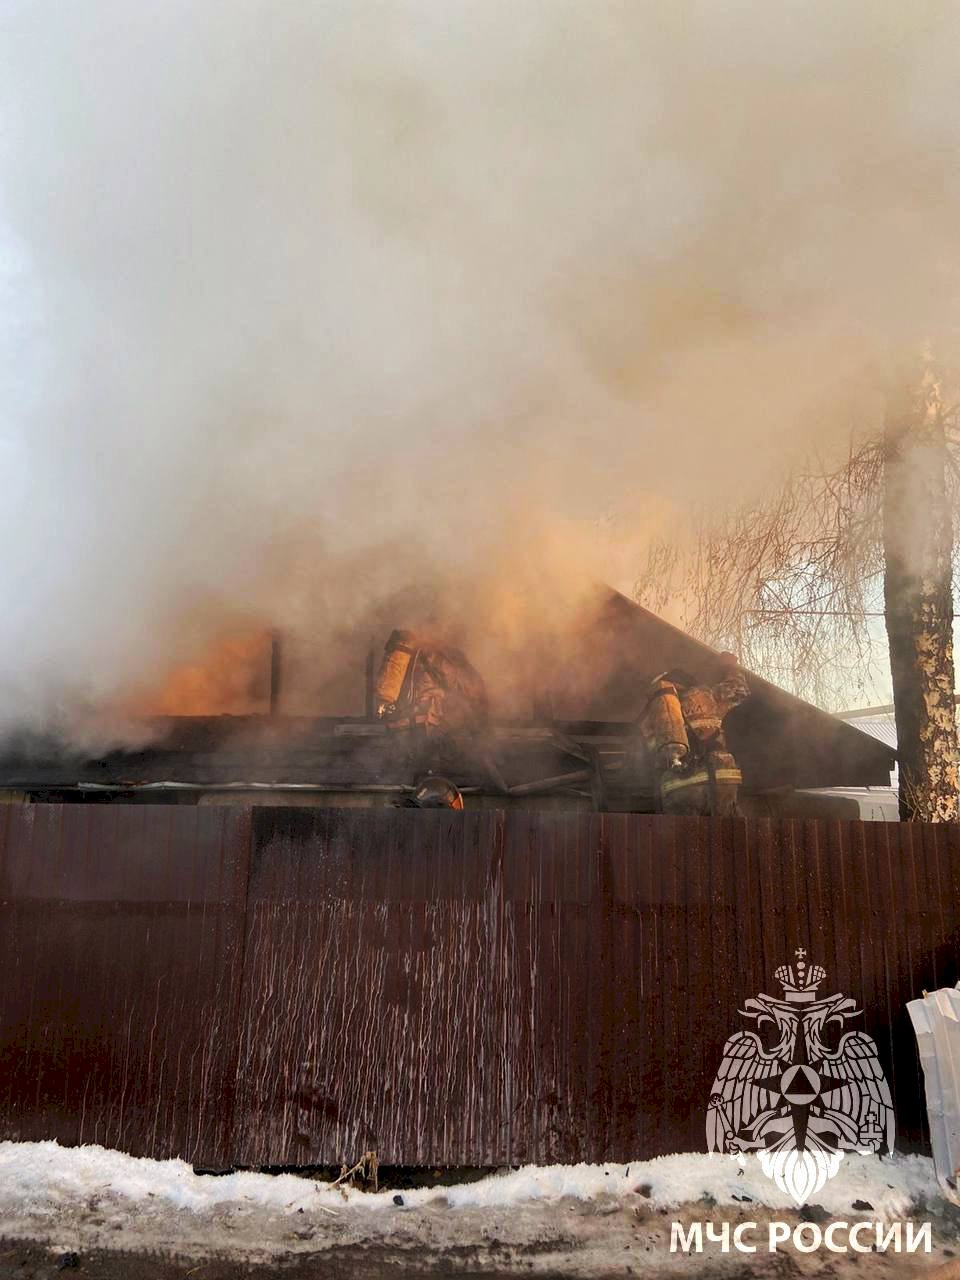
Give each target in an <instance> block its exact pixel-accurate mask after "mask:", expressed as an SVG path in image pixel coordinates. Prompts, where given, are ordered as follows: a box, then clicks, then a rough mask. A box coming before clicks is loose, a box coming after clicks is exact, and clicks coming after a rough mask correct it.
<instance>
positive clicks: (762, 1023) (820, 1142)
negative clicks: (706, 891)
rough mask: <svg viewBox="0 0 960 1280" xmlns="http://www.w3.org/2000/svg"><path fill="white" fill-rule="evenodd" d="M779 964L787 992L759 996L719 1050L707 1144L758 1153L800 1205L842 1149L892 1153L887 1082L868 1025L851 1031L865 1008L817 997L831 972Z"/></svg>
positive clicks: (829, 1173) (832, 1169)
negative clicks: (742, 1025)
mask: <svg viewBox="0 0 960 1280" xmlns="http://www.w3.org/2000/svg"><path fill="white" fill-rule="evenodd" d="M805 957H806V952H805V951H804V950H803V948H800V949H799V950H798V951H797V952H796V964H795V965H782V966H781V967H780V968H779V969H777V971H776V977H777V979H778V981H779V982H780V985H781V986H782V987H783V999H782V1000H781V999H776V998H774V997H773V996H767V995H763V994H761V995H758V996H756V997H755V998H754V999H751V1000H747V1002H746V1005H745V1007H744V1008H743V1009H741V1010H740V1013H741V1016H742V1017H744V1018H746V1019H747V1020H748V1021H749V1022H752V1023H753V1024H754V1027H755V1029H754V1030H750V1031H737V1032H736V1033H735V1034H734V1035H732V1036H731V1037H730V1039H729V1040H728V1041H727V1043H726V1044H725V1045H724V1048H723V1061H722V1062H721V1063H720V1069H719V1071H718V1072H717V1078H716V1079H715V1080H714V1082H713V1089H712V1090H711V1093H710V1105H709V1108H708V1110H707V1147H708V1149H709V1150H710V1151H723V1152H727V1153H729V1154H731V1155H740V1154H742V1153H746V1152H751V1151H755V1152H756V1153H757V1155H758V1156H759V1158H760V1163H761V1165H762V1167H763V1171H764V1173H765V1174H766V1175H767V1176H768V1177H769V1178H772V1179H773V1181H774V1182H775V1183H776V1184H777V1186H778V1187H780V1189H781V1190H782V1191H785V1192H786V1193H787V1194H788V1195H790V1196H791V1197H792V1198H793V1199H794V1200H795V1201H796V1203H797V1204H798V1205H802V1204H804V1203H805V1202H806V1201H807V1200H809V1198H810V1197H811V1196H812V1195H815V1194H816V1192H818V1191H819V1190H820V1188H821V1187H822V1186H823V1185H824V1183H825V1182H826V1181H827V1179H828V1178H832V1177H833V1176H834V1174H836V1172H837V1170H838V1169H839V1168H840V1162H841V1161H842V1159H843V1156H844V1153H845V1152H847V1151H856V1152H860V1153H861V1154H868V1153H878V1152H880V1151H881V1150H884V1149H885V1150H887V1151H892V1150H893V1138H894V1117H893V1102H892V1100H891V1097H890V1087H889V1085H888V1084H887V1081H886V1079H885V1077H884V1074H883V1071H882V1070H881V1068H880V1063H879V1061H878V1060H877V1047H876V1045H875V1044H874V1042H873V1040H871V1038H870V1037H869V1036H868V1035H867V1034H866V1033H865V1032H863V1031H845V1030H844V1027H845V1025H846V1023H847V1022H848V1021H849V1020H850V1019H851V1018H853V1017H855V1016H856V1015H857V1014H858V1013H859V1012H860V1010H858V1009H857V1007H856V1001H855V1000H851V999H849V998H848V997H847V996H843V995H839V994H838V995H832V996H826V997H823V998H819V999H818V997H817V988H818V987H819V986H820V984H821V983H822V982H823V980H824V979H825V978H826V976H827V975H826V970H824V969H822V968H821V967H820V966H819V965H808V964H807V963H806V959H805Z"/></svg>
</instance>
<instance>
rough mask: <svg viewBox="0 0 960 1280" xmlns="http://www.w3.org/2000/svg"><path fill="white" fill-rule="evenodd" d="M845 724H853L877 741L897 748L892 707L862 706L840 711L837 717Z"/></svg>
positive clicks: (895, 723)
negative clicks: (853, 709) (854, 709)
mask: <svg viewBox="0 0 960 1280" xmlns="http://www.w3.org/2000/svg"><path fill="white" fill-rule="evenodd" d="M837 719H838V720H842V721H843V722H844V723H845V724H849V725H853V727H854V728H855V729H859V730H860V732H861V733H867V734H869V735H870V737H871V738H876V739H877V741H878V742H883V743H886V745H887V746H888V747H891V748H892V749H893V750H894V751H896V749H897V721H896V717H895V716H894V714H893V707H876V708H873V709H871V708H864V709H862V710H860V711H842V712H841V713H840V714H839V716H838V717H837Z"/></svg>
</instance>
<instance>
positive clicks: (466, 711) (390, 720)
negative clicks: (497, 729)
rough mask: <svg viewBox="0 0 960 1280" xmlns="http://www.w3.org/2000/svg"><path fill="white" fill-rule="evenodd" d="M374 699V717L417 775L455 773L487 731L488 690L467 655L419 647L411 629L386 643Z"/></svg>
mask: <svg viewBox="0 0 960 1280" xmlns="http://www.w3.org/2000/svg"><path fill="white" fill-rule="evenodd" d="M376 697H377V715H378V716H380V718H381V719H382V720H383V721H384V722H385V724H386V726H387V730H388V732H389V733H391V734H392V735H396V739H397V741H399V742H401V743H402V747H403V754H404V755H405V756H406V757H407V759H408V761H409V762H410V763H411V764H412V765H413V766H414V767H415V769H417V770H419V771H423V772H427V773H433V772H434V771H436V770H440V771H445V770H446V769H448V768H450V767H451V766H452V767H453V768H454V769H455V771H456V768H457V766H458V765H461V766H462V764H463V762H464V760H465V758H467V757H469V756H472V755H473V754H474V749H473V742H472V740H473V739H476V738H477V736H478V735H479V736H480V737H482V736H483V731H484V730H485V728H486V724H487V690H486V686H485V685H484V682H483V678H482V677H481V676H480V675H479V673H478V672H477V671H476V670H475V668H474V667H473V666H471V664H470V662H469V661H468V659H467V657H466V655H465V654H463V653H462V652H461V651H460V650H459V649H454V648H452V647H446V646H444V647H441V646H432V645H426V644H421V643H420V641H419V640H418V639H417V637H416V636H414V635H413V634H412V633H411V632H409V631H394V632H393V633H392V635H391V636H390V639H389V640H388V641H387V643H386V645H385V647H384V651H383V660H382V662H381V664H380V672H379V674H378V676H377V685H376Z"/></svg>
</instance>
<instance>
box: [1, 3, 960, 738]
mask: <svg viewBox="0 0 960 1280" xmlns="http://www.w3.org/2000/svg"><path fill="white" fill-rule="evenodd" d="M0 86H2V87H0V95H2V98H0V111H2V122H3V123H2V132H0V176H2V197H0V198H2V203H0V306H2V313H0V340H2V398H0V415H2V416H0V424H2V425H0V459H2V462H3V474H4V501H3V503H2V505H0V513H2V514H0V519H2V525H0V536H2V546H3V555H2V557H0V600H2V609H0V718H2V720H3V721H4V722H6V723H11V722H20V721H28V722H31V723H44V722H49V721H51V720H56V719H61V718H63V717H66V718H67V719H69V718H70V717H72V716H76V715H78V714H79V713H80V712H81V710H82V709H83V708H84V707H88V706H91V705H93V706H96V705H99V704H101V703H103V702H105V701H110V700H113V699H116V698H118V697H121V698H122V696H123V695H124V694H125V692H126V691H128V690H130V689H132V688H134V687H137V686H142V685H143V684H144V683H145V682H146V683H148V682H149V681H150V680H151V679H154V680H156V679H162V677H163V674H164V672H165V671H166V670H167V669H168V668H169V667H170V665H171V664H173V663H175V662H178V661H183V660H184V659H186V658H188V657H190V656H191V655H195V654H196V653H197V652H198V651H201V650H202V648H203V646H204V644H205V643H206V642H207V641H208V640H209V639H210V638H211V637H212V636H214V635H216V634H219V633H227V632H230V631H231V630H236V629H239V628H242V627H244V626H246V625H258V624H260V623H263V622H266V621H272V622H277V623H279V624H281V625H285V626H287V627H288V628H290V629H291V631H292V632H293V633H294V634H295V635H300V636H309V637H312V642H313V645H314V649H315V650H316V651H317V653H318V654H322V652H323V651H324V647H325V646H326V651H327V652H328V653H329V655H330V656H331V659H332V658H333V657H334V656H337V657H338V656H339V655H340V654H342V652H343V651H344V649H345V647H349V646H347V645H346V642H345V641H344V637H345V636H346V635H349V634H350V632H351V628H353V627H354V626H355V625H356V626H359V627H360V628H361V632H363V628H364V627H367V626H368V622H369V618H370V617H371V615H375V616H376V617H377V618H378V619H379V618H380V617H381V615H383V616H384V617H385V616H386V614H388V613H389V612H390V609H389V608H387V607H386V606H384V603H383V602H385V601H392V600H393V599H394V598H395V596H396V594H397V593H398V592H402V590H403V589H404V588H406V587H407V586H408V585H410V584H414V583H419V584H421V585H422V584H423V583H431V582H432V583H434V584H437V583H442V584H445V586H447V587H448V589H449V592H450V597H449V598H450V600H451V609H452V610H453V611H454V612H455V613H457V615H458V617H459V618H460V619H461V622H462V619H463V618H465V617H468V616H469V615H470V614H471V612H473V613H474V614H475V615H476V617H477V619H478V620H479V621H481V622H482V623H483V624H487V623H489V622H490V617H491V610H493V609H495V608H496V607H497V605H498V602H501V601H502V597H503V589H502V585H501V586H500V587H497V588H491V587H490V584H489V578H490V576H491V575H489V574H488V581H487V582H486V583H484V582H483V581H479V580H478V578H477V576H476V574H477V571H478V570H477V566H478V565H480V564H483V563H488V564H491V565H493V566H495V568H496V576H497V581H498V582H499V583H501V584H502V582H503V574H505V573H509V574H511V575H513V576H512V579H511V586H510V591H511V592H513V593H516V592H517V591H518V590H521V589H522V588H523V586H524V584H526V583H527V582H530V581H532V582H534V583H536V584H537V585H538V586H539V589H540V591H541V592H542V594H543V595H544V596H547V597H552V596H554V595H555V594H556V592H555V589H554V587H555V582H556V579H555V578H553V577H551V579H550V581H549V582H548V581H547V578H548V575H554V574H555V573H556V570H557V566H558V564H561V565H563V566H564V571H563V574H562V575H561V577H566V578H567V580H568V581H569V580H570V578H571V577H572V576H573V575H574V574H575V573H576V572H579V571H580V570H581V569H587V568H589V569H590V570H591V571H592V572H597V573H608V574H609V575H613V576H615V575H617V574H618V573H623V572H624V564H623V561H624V546H631V545H633V543H634V542H635V540H636V539H637V538H638V537H639V536H642V534H643V533H644V532H645V531H646V530H648V529H649V528H651V527H659V526H660V525H662V522H663V521H664V520H665V519H667V520H677V521H682V520H683V519H684V513H685V511H687V510H688V509H689V505H690V504H691V503H692V502H695V501H700V500H702V499H705V498H709V497H710V496H711V495H718V496H719V497H720V499H722V500H726V499H730V500H735V499H739V498H742V497H743V496H745V495H746V494H747V493H749V492H750V491H751V490H752V489H754V488H756V487H757V486H760V485H763V484H764V483H766V482H767V481H768V480H769V478H770V476H771V474H773V473H774V472H775V470H776V468H777V467H779V466H780V465H782V464H783V462H784V461H785V460H787V459H788V458H789V457H791V456H793V455H794V454H795V452H796V450H797V449H798V448H799V447H800V446H801V445H802V444H805V443H809V442H810V441H811V440H820V441H826V442H829V441H831V440H834V439H839V438H840V437H841V436H842V434H843V432H844V431H846V430H847V429H848V427H849V426H850V424H851V422H852V421H856V420H859V419H858V415H864V414H868V413H871V412H875V404H874V403H873V402H872V400H871V398H870V395H869V391H870V388H871V387H875V385H876V384H877V381H878V377H879V375H880V373H882V370H883V368H884V366H885V363H886V361H887V360H888V358H889V354H890V352H891V351H895V350H897V349H898V348H899V347H900V346H901V345H902V344H904V343H908V342H915V341H916V340H917V338H918V337H921V338H925V337H930V336H933V337H934V338H935V339H937V340H940V341H941V342H944V341H947V342H948V341H949V337H950V334H951V333H952V331H953V328H954V325H955V322H956V319H957V316H956V299H957V279H956V276H957V256H956V252H955V244H956V236H957V227H958V226H960V166H958V165H957V147H958V132H960V116H958V113H957V111H956V103H957V101H958V92H960V10H958V8H957V6H956V5H955V4H952V3H948V2H939V0H938V2H930V3H923V2H919V3H913V4H911V5H904V4H902V3H878V2H877V0H845V3H843V4H840V5H838V4H836V3H834V2H829V3H828V2H827V0H822V2H821V0H804V3H798V2H795V0H783V2H782V3H777V4H769V3H766V2H764V0H740V2H739V3H737V2H732V3H731V2H729V0H728V2H727V3H723V4H719V3H716V4H714V3H682V2H680V3H678V2H677V0H662V2H661V3H626V2H624V3H615V2H613V0H597V2H596V3H593V2H591V3H586V2H585V0H525V3H522V4H516V3H512V2H508V0H484V2H483V3H470V2H467V0H446V2H443V3H441V2H440V0H379V2H375V0H324V2H323V3H315V2H311V3H308V2H307V0H303V2H302V3H301V2H300V0H289V2H288V3H284V4H281V5H276V4H267V3H260V2H254V0H201V3H195V2H194V0H191V2H190V3H186V0H165V3H163V4H157V5H151V4H137V3H130V0H125V2H124V3H120V2H119V0H89V2H88V3H86V4H83V5H64V4H59V3H54V2H53V0H47V2H46V3H44V2H42V0H41V2H36V0H35V2H33V3H29V4H27V3H18V2H17V0H5V2H4V3H2V5H0ZM611 514H612V515H613V517H614V518H615V525H614V530H615V536H614V537H613V538H610V537H607V538H604V537H597V536H595V532H594V531H595V527H596V522H597V521H599V520H604V519H606V520H609V518H610V517H611ZM560 543H562V552H561V553H560V554H557V546H558V544H560ZM617 544H620V545H619V549H618V546H617ZM384 546H388V547H389V548H390V549H391V553H390V555H389V556H386V557H385V556H384V555H383V554H382V548H383V547H384ZM615 551H616V552H617V554H616V555H614V554H613V553H614V552H615ZM540 565H543V566H544V567H543V568H538V566H540ZM626 572H627V573H629V568H627V569H626ZM451 583H454V584H455V583H459V584H460V587H459V592H458V591H457V590H456V589H455V588H454V587H452V586H449V584H451ZM491 592H492V594H491ZM522 612H523V610H521V613H522ZM397 620H398V621H400V622H403V620H404V619H403V618H398V619H397ZM320 661H321V658H320V657H318V662H320Z"/></svg>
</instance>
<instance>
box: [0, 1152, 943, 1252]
mask: <svg viewBox="0 0 960 1280" xmlns="http://www.w3.org/2000/svg"><path fill="white" fill-rule="evenodd" d="M398 1199H399V1203H398ZM816 1199H817V1201H818V1204H819V1205H820V1206H822V1209H823V1210H824V1211H825V1212H826V1214H827V1215H829V1216H830V1217H831V1218H843V1219H849V1220H851V1221H853V1220H855V1219H857V1218H859V1217H868V1218H870V1219H871V1220H874V1221H876V1220H881V1219H882V1220H886V1221H891V1220H896V1219H902V1218H907V1217H909V1216H910V1215H911V1211H912V1210H916V1208H917V1206H922V1207H923V1208H924V1212H925V1213H928V1212H929V1206H934V1205H937V1204H940V1205H942V1201H941V1199H940V1195H939V1191H938V1188H937V1184H936V1181H935V1178H934V1172H933V1164H932V1161H930V1160H928V1159H924V1158H921V1157H918V1156H897V1157H895V1158H893V1159H886V1160H882V1161H881V1160H877V1159H876V1158H868V1157H854V1156H851V1157H847V1158H846V1159H845V1160H844V1162H843V1164H842V1166H841V1169H840V1172H839V1173H838V1175H837V1176H836V1177H835V1178H834V1179H832V1180H831V1181H830V1182H829V1183H828V1184H827V1186H826V1187H824V1188H823V1190H822V1191H821V1192H820V1193H819V1194H818V1196H817V1197H816ZM855 1203H858V1204H859V1205H861V1206H862V1205H863V1204H866V1205H869V1206H870V1209H869V1211H868V1212H860V1211H858V1210H856V1209H854V1204H855ZM788 1210H790V1211H791V1212H790V1213H788V1212H787V1211H788ZM771 1216H778V1217H788V1216H793V1217H794V1218H795V1217H796V1214H795V1210H793V1209H792V1207H791V1206H790V1205H789V1204H788V1201H787V1200H786V1198H785V1197H784V1196H783V1195H782V1194H781V1193H780V1192H778V1191H777V1188H776V1187H775V1186H774V1184H773V1183H772V1182H771V1181H770V1180H769V1179H768V1178H766V1177H765V1176H764V1174H763V1172H762V1170H761V1169H760V1166H759V1163H758V1162H757V1161H756V1159H755V1158H753V1157H751V1158H749V1159H741V1160H740V1161H736V1160H732V1159H730V1158H728V1157H721V1156H713V1157H709V1156H704V1155H674V1156H665V1157H662V1158H661V1159H658V1160H651V1161H645V1162H640V1161H634V1162H631V1163H630V1164H626V1165H624V1164H610V1165H586V1164H580V1165H574V1166H553V1167H549V1168H538V1167H534V1166H527V1167H524V1168H521V1169H517V1170H513V1171H505V1172H502V1173H499V1174H494V1175H491V1176H489V1177H487V1178H484V1179H482V1180H481V1181H478V1182H472V1183H465V1184H460V1185H454V1186H448V1187H442V1186H430V1187H423V1188H419V1189H415V1190H404V1191H402V1192H395V1191H391V1190H387V1191H382V1192H380V1193H378V1194H370V1193H366V1192H363V1191H359V1190H355V1189H353V1188H348V1189H346V1190H341V1189H339V1188H334V1187H332V1186H330V1184H328V1183H322V1182H316V1181H314V1180H311V1179H307V1178H301V1177H297V1176H294V1175H291V1174H284V1175H276V1176H274V1175H269V1174H260V1173H234V1174H230V1175H227V1176H225V1177H206V1176H202V1175H197V1174H195V1173H194V1172H193V1170H192V1168H191V1167H190V1165H188V1164H185V1163H184V1162H183V1161H181V1160H166V1161H155V1160H146V1159H136V1158H133V1157H131V1156H127V1155H123V1154H122V1153H120V1152H117V1151H107V1150H104V1149H103V1148H102V1147H92V1146H88V1147H80V1148H65V1147H60V1146H58V1144H57V1143H55V1142H40V1143H11V1142H4V1143H0V1237H3V1238H5V1239H8V1240H9V1239H30V1240H36V1241H40V1242H42V1243H43V1244H45V1245H47V1246H49V1247H51V1248H56V1249H61V1250H72V1251H73V1250H76V1251H79V1252H81V1253H86V1252H89V1251H90V1250H97V1249H109V1250H126V1251H130V1252H144V1251H156V1252H159V1253H163V1254H167V1255H173V1256H178V1257H184V1258H203V1257H233V1258H241V1257H242V1258H243V1259H245V1260H248V1261H249V1260H254V1261H259V1262H269V1261H271V1260H273V1261H278V1260H281V1259H283V1260H287V1261H289V1260H291V1259H294V1258H297V1257H299V1258H303V1257H304V1256H305V1255H313V1256H316V1255H318V1254H321V1253H324V1252H325V1251H330V1250H336V1249H338V1248H339V1249H346V1250H348V1251H349V1250H360V1251H363V1250H371V1249H372V1250H379V1251H381V1252H382V1251H385V1250H386V1251H388V1252H392V1253H394V1254H396V1255H397V1256H398V1257H401V1256H402V1257H404V1258H414V1257H416V1258H418V1259H419V1260H420V1262H421V1263H422V1262H423V1259H425V1258H428V1257H432V1258H434V1259H437V1258H440V1257H443V1256H446V1255H447V1254H448V1253H449V1252H450V1251H454V1252H456V1254H457V1256H459V1257H461V1258H463V1257H469V1258H470V1259H472V1260H473V1263H475V1265H476V1269H477V1270H478V1271H480V1272H482V1271H483V1270H484V1269H491V1270H492V1269H495V1268H496V1267H498V1268H500V1270H501V1271H503V1270H506V1269H509V1268H511V1267H513V1266H522V1267H523V1268H524V1269H525V1270H526V1271H527V1272H528V1273H529V1272H530V1271H533V1272H537V1271H539V1272H543V1273H546V1272H550V1271H551V1270H552V1271H553V1273H556V1272H557V1271H558V1270H559V1271H561V1272H562V1273H563V1274H569V1275H582V1276H590V1275H606V1274H613V1273H617V1274H625V1273H628V1271H627V1266H628V1263H635V1265H634V1268H633V1269H634V1272H635V1273H637V1274H643V1273H644V1268H645V1267H646V1268H648V1269H649V1267H651V1266H652V1265H653V1264H654V1260H655V1259H657V1258H658V1259H659V1260H660V1262H661V1263H662V1262H663V1260H664V1256H665V1255H667V1254H668V1253H669V1235H670V1224H671V1220H672V1218H673V1217H682V1218H684V1219H685V1220H687V1221H689V1220H691V1218H694V1219H707V1218H714V1219H719V1218H724V1217H726V1218H729V1219H731V1220H736V1219H737V1218H739V1219H740V1220H743V1219H744V1217H748V1218H752V1219H755V1220H758V1221H762V1220H769V1218H770V1217H771ZM940 1220H941V1219H939V1218H938V1221H940ZM942 1222H943V1224H947V1222H948V1217H944V1218H942ZM944 1229H945V1230H946V1229H947V1228H946V1225H945V1226H944ZM950 1230H951V1231H952V1234H951V1236H950V1241H951V1242H952V1243H953V1245H954V1247H955V1246H956V1240H955V1234H956V1233H955V1231H953V1229H952V1228H950ZM944 1243H947V1241H946V1240H945V1241H944ZM326 1256H332V1255H331V1254H329V1253H327V1255H326ZM948 1256H949V1255H948ZM614 1261H615V1262H616V1267H617V1268H619V1270H615V1272H613V1271H611V1270H610V1268H611V1266H612V1265H613V1262H614ZM854 1261H855V1260H854ZM670 1262H671V1264H672V1265H674V1269H676V1266H679V1267H680V1270H681V1272H682V1271H684V1270H685V1269H686V1264H685V1263H684V1262H683V1260H682V1259H679V1258H676V1257H672V1258H670ZM892 1262H893V1260H892V1259H891V1263H892ZM424 1265H426V1264H425V1263H424ZM691 1265H692V1260H691ZM648 1273H649V1270H648Z"/></svg>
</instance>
